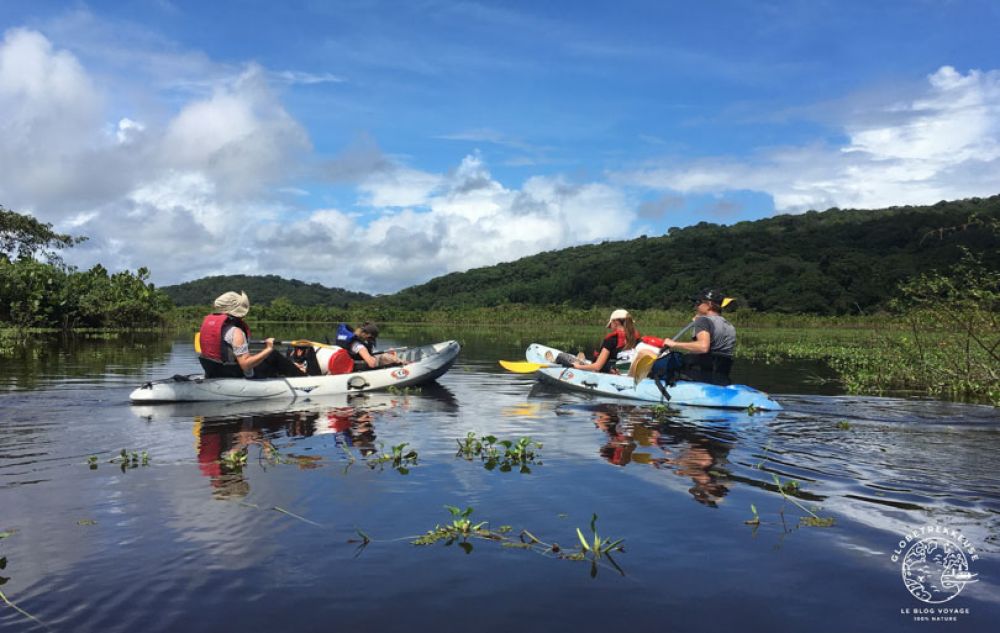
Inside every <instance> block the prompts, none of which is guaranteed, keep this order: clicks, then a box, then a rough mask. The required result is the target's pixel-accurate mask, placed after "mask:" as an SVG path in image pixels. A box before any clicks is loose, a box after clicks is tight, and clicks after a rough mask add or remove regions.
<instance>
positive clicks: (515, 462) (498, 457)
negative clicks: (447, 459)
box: [455, 431, 543, 473]
mask: <svg viewBox="0 0 1000 633" xmlns="http://www.w3.org/2000/svg"><path fill="white" fill-rule="evenodd" d="M455 441H456V442H457V443H458V452H457V453H456V454H455V456H456V457H462V458H463V459H465V460H467V461H472V460H473V459H475V458H476V457H478V458H479V459H481V460H482V462H483V467H484V468H486V470H493V469H494V468H499V469H500V471H501V472H510V471H511V470H513V469H514V467H517V469H518V471H519V472H522V473H530V472H531V468H530V467H529V464H531V465H537V466H540V465H541V464H542V462H540V461H538V460H537V458H536V454H535V449H540V448H542V447H543V446H542V444H541V443H540V442H535V441H533V440H532V439H531V438H530V437H522V438H521V439H519V440H517V441H516V442H514V441H511V440H498V439H497V438H496V436H494V435H484V436H482V437H476V434H475V433H473V432H472V431H469V434H468V435H466V436H465V438H464V439H461V440H455Z"/></svg>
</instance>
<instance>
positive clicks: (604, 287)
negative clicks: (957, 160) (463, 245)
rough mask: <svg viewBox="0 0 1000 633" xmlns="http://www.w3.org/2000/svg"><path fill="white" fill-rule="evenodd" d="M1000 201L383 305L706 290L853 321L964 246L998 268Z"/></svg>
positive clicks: (602, 260) (605, 258)
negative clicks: (848, 315)
mask: <svg viewBox="0 0 1000 633" xmlns="http://www.w3.org/2000/svg"><path fill="white" fill-rule="evenodd" d="M998 222H1000V196H993V197H990V198H985V199H983V198H972V199H968V200H961V201H955V202H940V203H938V204H935V205H933V206H925V207H909V206H907V207H892V208H888V209H880V210H857V209H850V210H845V209H829V210H827V211H823V212H817V211H810V212H808V213H804V214H801V215H779V216H774V217H771V218H767V219H763V220H757V221H754V222H740V223H738V224H735V225H732V226H720V225H715V224H709V223H705V222H703V223H701V224H698V225H696V226H691V227H687V228H683V229H678V228H674V229H671V230H670V231H669V232H668V234H667V235H665V236H661V237H640V238H638V239H634V240H628V241H621V242H605V243H602V244H597V245H588V246H578V247H574V248H568V249H564V250H559V251H551V252H546V253H540V254H538V255H533V256H530V257H525V258H523V259H519V260H517V261H515V262H510V263H504V264H499V265H496V266H489V267H486V268H477V269H474V270H470V271H467V272H464V273H453V274H449V275H445V276H442V277H438V278H435V279H433V280H431V281H429V282H427V283H425V284H422V285H419V286H413V287H410V288H407V289H405V290H403V291H401V292H399V293H396V294H395V295H391V296H388V297H384V298H380V300H379V301H380V302H385V303H386V304H389V305H393V306H397V307H400V308H409V309H430V308H448V307H459V306H495V305H500V304H504V303H527V304H563V303H566V304H568V305H571V306H576V307H591V306H621V307H627V308H630V309H643V308H653V307H668V308H669V307H689V306H690V297H691V295H692V294H693V293H694V292H696V291H697V290H698V289H700V288H703V287H705V286H716V287H720V288H722V289H723V290H725V291H726V292H727V294H730V295H732V296H736V297H738V298H739V299H740V305H743V306H748V307H751V308H754V309H756V310H761V311H774V312H792V313H814V314H845V313H855V314H856V313H858V312H869V311H871V310H874V309H878V308H879V307H880V306H883V305H884V304H885V303H886V302H887V301H888V299H889V298H890V297H891V296H892V295H893V294H894V292H895V289H896V287H897V284H898V283H899V282H900V281H902V280H905V279H907V278H909V277H911V276H913V275H914V274H917V273H920V272H923V271H927V270H930V269H933V268H938V269H940V268H944V267H947V266H949V265H950V264H953V263H955V262H957V261H958V260H959V259H960V258H961V257H962V247H966V248H968V249H969V250H971V251H972V252H974V253H977V254H980V255H981V256H982V257H983V261H984V264H985V265H988V266H990V267H992V268H994V269H998V268H1000V234H998V231H997V228H996V227H997V226H998Z"/></svg>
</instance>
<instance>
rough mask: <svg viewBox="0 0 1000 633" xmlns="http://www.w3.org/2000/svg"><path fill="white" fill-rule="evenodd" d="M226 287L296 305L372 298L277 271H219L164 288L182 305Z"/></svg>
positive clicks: (202, 301) (207, 300)
mask: <svg viewBox="0 0 1000 633" xmlns="http://www.w3.org/2000/svg"><path fill="white" fill-rule="evenodd" d="M222 289H236V290H237V291H239V290H242V291H244V292H246V293H247V295H248V296H249V297H250V299H251V301H253V303H254V304H261V305H263V304H269V303H271V302H272V301H274V300H276V299H282V300H284V301H287V302H288V303H291V304H293V305H296V306H310V307H313V306H327V307H331V306H333V307H346V306H347V305H349V304H351V303H357V302H359V301H366V300H368V299H371V298H372V296H371V295H369V294H366V293H364V292H355V291H352V290H345V289H344V288H327V287H326V286H323V285H322V284H318V283H306V282H304V281H299V280H298V279H283V278H281V277H278V276H277V275H215V276H212V277H203V278H201V279H196V280H194V281H187V282H184V283H181V284H176V285H172V286H163V288H161V290H163V292H165V293H166V294H167V295H168V296H169V297H170V299H171V300H172V301H173V302H174V304H175V305H178V306H194V305H207V304H211V303H212V301H213V300H214V299H215V298H216V297H217V296H219V294H220V293H221V292H223V290H222Z"/></svg>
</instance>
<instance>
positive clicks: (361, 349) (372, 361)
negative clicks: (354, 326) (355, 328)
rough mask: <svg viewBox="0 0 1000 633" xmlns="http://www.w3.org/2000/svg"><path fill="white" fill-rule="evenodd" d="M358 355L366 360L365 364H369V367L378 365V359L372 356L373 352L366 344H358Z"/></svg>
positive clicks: (372, 367) (373, 367)
mask: <svg viewBox="0 0 1000 633" xmlns="http://www.w3.org/2000/svg"><path fill="white" fill-rule="evenodd" d="M358 356H360V357H361V360H363V361H365V365H368V368H369V369H375V368H376V367H378V359H377V358H375V357H374V356H372V354H371V352H369V351H368V348H367V347H365V346H364V345H359V346H358Z"/></svg>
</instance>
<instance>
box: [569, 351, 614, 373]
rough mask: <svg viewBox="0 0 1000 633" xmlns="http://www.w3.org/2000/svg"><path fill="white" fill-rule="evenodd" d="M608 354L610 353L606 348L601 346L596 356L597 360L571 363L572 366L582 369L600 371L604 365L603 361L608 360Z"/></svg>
mask: <svg viewBox="0 0 1000 633" xmlns="http://www.w3.org/2000/svg"><path fill="white" fill-rule="evenodd" d="M610 355H611V353H610V352H609V351H608V348H606V347H602V348H601V353H600V354H598V356H597V360H595V361H594V362H592V363H573V367H575V368H577V369H582V370H583V371H601V369H602V368H603V367H604V363H606V362H608V356H610Z"/></svg>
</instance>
